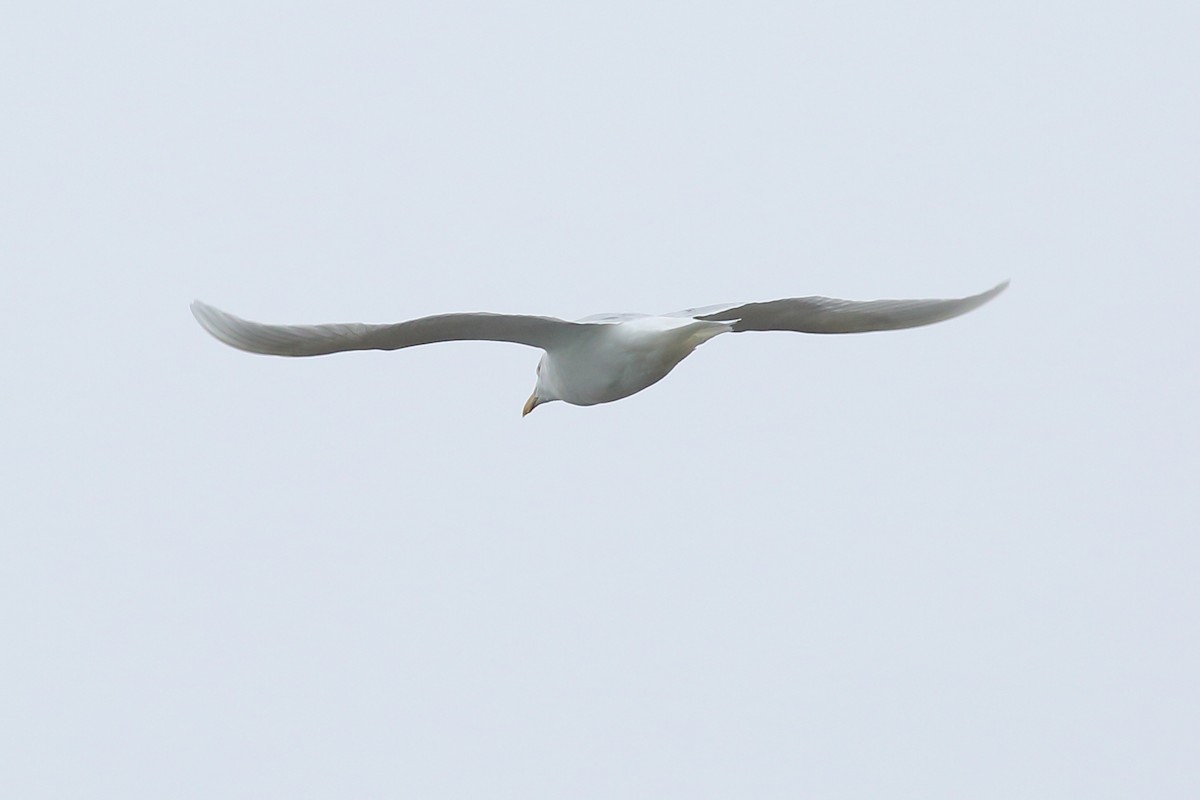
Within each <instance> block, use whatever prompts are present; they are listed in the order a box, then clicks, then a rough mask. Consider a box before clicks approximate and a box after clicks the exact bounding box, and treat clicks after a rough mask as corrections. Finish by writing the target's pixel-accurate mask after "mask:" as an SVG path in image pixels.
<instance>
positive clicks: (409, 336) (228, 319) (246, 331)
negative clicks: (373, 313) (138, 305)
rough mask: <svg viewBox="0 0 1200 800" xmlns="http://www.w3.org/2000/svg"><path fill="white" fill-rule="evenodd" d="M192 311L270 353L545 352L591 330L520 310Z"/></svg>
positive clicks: (230, 338)
mask: <svg viewBox="0 0 1200 800" xmlns="http://www.w3.org/2000/svg"><path fill="white" fill-rule="evenodd" d="M192 315H193V316H195V317H196V321H197V322H199V323H200V324H201V325H202V326H203V327H204V329H205V330H206V331H208V332H209V333H211V334H212V335H213V336H215V337H216V338H217V339H219V340H221V341H222V342H224V343H225V344H227V345H229V346H230V347H236V348H237V349H239V350H245V351H247V352H250V353H263V354H265V355H272V356H321V355H326V354H328V353H340V352H343V351H345V350H399V349H400V348H402V347H415V346H416V345H420V344H432V343H433V342H458V341H466V340H483V341H492V342H514V343H516V344H524V345H529V346H530V347H540V348H542V349H543V350H545V349H548V348H551V347H553V346H554V345H555V344H558V343H561V342H563V341H566V340H568V339H569V338H571V337H572V336H573V335H574V334H576V333H578V332H580V331H582V330H584V329H586V328H588V327H589V326H588V325H581V324H579V323H575V322H566V321H564V320H561V319H555V318H553V317H531V316H522V315H519V314H487V313H477V314H439V315H437V316H433V317H422V318H420V319H414V320H409V321H408V322H399V323H396V324H393V325H364V324H362V323H358V322H352V323H346V324H333V325H265V324H263V323H261V322H251V321H249V320H245V319H241V318H240V317H235V316H234V315H233V314H227V313H225V312H224V311H221V310H220V309H217V308H213V307H212V306H210V305H206V304H204V303H201V302H200V301H199V300H196V301H195V302H193V303H192Z"/></svg>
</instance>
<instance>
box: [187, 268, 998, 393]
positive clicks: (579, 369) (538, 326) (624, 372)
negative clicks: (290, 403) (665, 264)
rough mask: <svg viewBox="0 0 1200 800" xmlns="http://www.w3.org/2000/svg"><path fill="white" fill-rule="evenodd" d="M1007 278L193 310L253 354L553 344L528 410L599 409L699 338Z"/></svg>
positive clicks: (900, 323) (903, 321)
mask: <svg viewBox="0 0 1200 800" xmlns="http://www.w3.org/2000/svg"><path fill="white" fill-rule="evenodd" d="M1007 285H1008V284H1007V282H1005V283H1002V284H1000V285H999V286H996V287H995V288H993V289H990V290H988V291H986V292H983V293H982V294H977V295H973V296H971V297H964V298H960V299H953V300H873V301H869V302H859V301H851V300H834V299H831V298H827V297H799V298H790V299H786V300H773V301H770V302H766V303H746V304H742V305H736V304H735V305H726V306H708V307H705V308H696V309H688V310H687V311H679V312H676V313H674V314H665V315H660V316H652V315H643V314H603V315H597V316H594V317H588V318H586V319H583V320H580V321H578V322H567V321H565V320H560V319H555V318H553V317H533V316H523V315H515V314H489V313H475V314H442V315H438V316H433V317H422V318H420V319H415V320H410V321H408V322H401V323H397V324H394V325H364V324H361V323H351V324H344V325H264V324H262V323H258V322H250V321H248V320H244V319H241V318H239V317H235V316H233V315H232V314H227V313H225V312H223V311H220V310H218V309H216V308H213V307H212V306H208V305H205V304H204V303H201V302H199V301H196V302H194V303H192V313H193V314H194V315H195V317H196V320H197V321H198V322H199V323H200V324H201V325H202V326H204V328H205V330H207V331H208V332H209V333H211V334H212V335H213V336H215V337H216V338H217V339H219V340H221V341H222V342H224V343H226V344H228V345H230V346H232V347H236V348H238V349H240V350H246V351H249V352H252V353H263V354H267V355H281V356H314V355H325V354H327V353H336V352H341V351H346V350H398V349H401V348H405V347H413V346H416V345H421V344H430V343H433V342H445V341H464V340H488V341H505V342H515V343H517V344H524V345H529V346H532V347H539V348H541V349H542V350H544V351H545V352H544V354H543V356H542V360H541V361H540V362H539V363H538V370H537V372H538V379H537V386H536V387H535V388H534V392H533V395H532V396H530V398H529V401H528V402H527V403H526V404H525V412H524V413H526V414H528V413H529V412H530V411H532V410H533V409H534V408H535V407H536V406H538V405H541V404H542V403H546V402H549V401H551V400H563V401H565V402H567V403H570V404H572V405H578V406H590V405H596V404H597V403H610V402H612V401H614V400H620V399H621V398H624V397H628V396H630V395H632V394H636V393H637V392H640V391H641V390H642V389H645V388H646V387H648V386H652V385H653V384H655V383H657V382H658V381H660V380H662V379H663V378H664V377H666V376H667V374H668V373H670V371H671V370H672V369H674V368H675V365H676V364H678V363H679V362H680V361H682V360H683V359H685V358H687V356H688V355H689V354H691V352H692V351H693V350H695V349H696V348H697V347H698V346H699V345H701V344H703V343H704V342H706V341H708V340H709V339H711V338H713V337H714V336H718V335H720V334H723V333H741V332H745V331H794V332H798V333H861V332H866V331H881V330H897V329H900V328H913V327H917V326H920V325H929V324H932V323H934V322H941V321H942V320H946V319H950V318H952V317H956V316H959V315H960V314H965V313H966V312H968V311H970V310H972V309H974V308H978V307H979V306H981V305H983V304H984V303H986V302H987V301H988V300H991V299H992V298H993V297H995V296H996V295H998V294H999V293H1000V292H1002V291H1003V290H1004V288H1005V287H1006V286H1007Z"/></svg>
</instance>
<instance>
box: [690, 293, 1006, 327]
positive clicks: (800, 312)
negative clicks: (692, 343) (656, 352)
mask: <svg viewBox="0 0 1200 800" xmlns="http://www.w3.org/2000/svg"><path fill="white" fill-rule="evenodd" d="M1007 287H1008V281H1005V282H1004V283H1001V284H999V285H998V286H995V287H993V288H991V289H989V290H987V291H986V292H982V293H980V294H976V295H972V296H970V297H962V298H958V299H953V300H869V301H861V300H837V299H835V298H832V297H792V298H788V299H785V300H771V301H768V302H765V303H746V304H744V305H740V306H733V305H731V306H707V307H705V308H693V309H689V310H687V311H681V312H678V313H677V314H672V315H671V316H688V317H693V318H695V319H701V320H708V321H713V322H729V323H731V324H732V325H733V331H734V332H735V333H740V332H742V331H795V332H797V333H865V332H867V331H893V330H899V329H901V328H916V327H919V326H921V325H932V324H933V323H935V322H941V321H943V320H947V319H951V318H953V317H957V316H959V315H960V314H965V313H967V312H968V311H971V310H973V309H976V308H979V307H980V306H981V305H983V304H984V303H986V302H987V301H989V300H991V299H992V298H993V297H995V296H996V295H998V294H1000V293H1001V292H1003V291H1004V290H1005V288H1007Z"/></svg>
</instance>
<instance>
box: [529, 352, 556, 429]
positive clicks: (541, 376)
mask: <svg viewBox="0 0 1200 800" xmlns="http://www.w3.org/2000/svg"><path fill="white" fill-rule="evenodd" d="M554 388H555V387H554V375H553V368H552V367H551V366H550V365H549V364H548V363H547V357H546V355H545V354H543V355H542V360H541V361H539V362H538V365H537V383H536V384H534V387H533V394H531V395H529V399H528V400H526V401H525V408H523V409H521V416H522V417H524V416H526V415H527V414H528V413H529V412H530V411H533V410H534V409H535V408H537V407H538V406H540V405H541V404H542V403H549V402H550V401H551V400H557V399H559V398H558V393H557V392H556V391H555V390H554Z"/></svg>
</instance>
